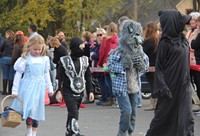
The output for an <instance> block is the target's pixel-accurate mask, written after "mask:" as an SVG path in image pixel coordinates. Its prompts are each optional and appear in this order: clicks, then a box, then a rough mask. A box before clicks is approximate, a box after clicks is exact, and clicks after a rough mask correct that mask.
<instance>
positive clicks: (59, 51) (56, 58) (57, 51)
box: [49, 37, 69, 75]
mask: <svg viewBox="0 0 200 136" xmlns="http://www.w3.org/2000/svg"><path fill="white" fill-rule="evenodd" d="M49 43H50V46H51V47H52V48H54V51H53V63H54V64H56V72H57V71H58V67H59V64H60V57H62V56H65V55H68V54H69V53H68V52H67V49H66V48H65V47H64V46H62V44H61V43H60V41H59V40H58V39H57V38H56V37H51V38H50V39H49ZM56 75H57V74H56Z"/></svg>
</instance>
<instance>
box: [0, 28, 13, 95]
mask: <svg viewBox="0 0 200 136" xmlns="http://www.w3.org/2000/svg"><path fill="white" fill-rule="evenodd" d="M14 35H15V33H14V32H13V31H12V30H7V31H6V35H5V40H4V42H3V43H2V45H1V46H0V52H2V60H1V66H2V71H3V92H2V94H3V95H6V94H11V93H12V90H11V89H12V85H13V80H14V74H15V70H14V68H13V65H11V63H10V62H11V59H12V53H13V49H14ZM7 86H8V92H7Z"/></svg>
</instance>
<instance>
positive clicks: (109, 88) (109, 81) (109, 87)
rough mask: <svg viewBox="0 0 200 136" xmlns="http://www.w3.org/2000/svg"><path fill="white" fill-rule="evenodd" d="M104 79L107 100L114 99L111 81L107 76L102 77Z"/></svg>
mask: <svg viewBox="0 0 200 136" xmlns="http://www.w3.org/2000/svg"><path fill="white" fill-rule="evenodd" d="M104 77H105V82H106V87H107V95H108V97H107V98H108V99H110V98H114V97H113V94H112V80H111V77H110V75H109V74H107V75H104Z"/></svg>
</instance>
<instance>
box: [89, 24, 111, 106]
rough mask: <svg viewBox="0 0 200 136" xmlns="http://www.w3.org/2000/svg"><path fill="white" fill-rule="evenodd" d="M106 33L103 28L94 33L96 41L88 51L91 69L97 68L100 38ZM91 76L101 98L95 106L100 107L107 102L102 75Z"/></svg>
mask: <svg viewBox="0 0 200 136" xmlns="http://www.w3.org/2000/svg"><path fill="white" fill-rule="evenodd" d="M105 33H106V31H105V30H104V29H103V28H98V29H97V31H96V41H94V47H93V48H91V49H90V59H91V61H92V67H97V63H98V61H99V54H100V46H101V42H102V38H103V36H104V35H105ZM92 76H93V77H94V78H96V79H97V80H98V84H99V87H100V90H101V97H100V98H99V101H97V102H96V104H97V105H102V103H104V102H106V101H107V87H106V83H105V79H104V74H103V73H100V72H94V73H92Z"/></svg>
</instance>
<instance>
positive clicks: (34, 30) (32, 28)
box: [28, 24, 38, 39]
mask: <svg viewBox="0 0 200 136" xmlns="http://www.w3.org/2000/svg"><path fill="white" fill-rule="evenodd" d="M28 33H29V39H30V38H32V37H33V36H35V35H38V33H37V27H36V25H33V24H31V25H30V26H29V27H28Z"/></svg>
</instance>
